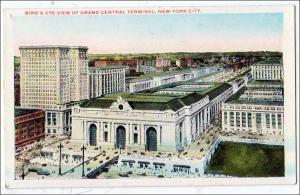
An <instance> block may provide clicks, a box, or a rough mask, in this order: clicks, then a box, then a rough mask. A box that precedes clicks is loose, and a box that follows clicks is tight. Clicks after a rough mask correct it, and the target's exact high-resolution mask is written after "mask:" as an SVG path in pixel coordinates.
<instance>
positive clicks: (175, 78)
mask: <svg viewBox="0 0 300 195" xmlns="http://www.w3.org/2000/svg"><path fill="white" fill-rule="evenodd" d="M216 71H218V68H216V67H206V68H198V69H189V70H184V71H168V72H159V73H153V74H151V73H150V74H145V75H142V76H141V77H128V78H126V91H127V92H130V93H132V92H138V91H143V90H146V89H150V88H153V87H159V86H162V85H167V84H171V83H175V82H179V81H188V80H191V79H194V78H197V77H200V76H205V75H208V74H210V73H213V72H216Z"/></svg>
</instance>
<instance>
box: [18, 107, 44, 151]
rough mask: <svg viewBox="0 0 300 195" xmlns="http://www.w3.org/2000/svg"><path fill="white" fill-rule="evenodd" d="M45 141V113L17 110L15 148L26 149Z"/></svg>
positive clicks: (32, 110)
mask: <svg viewBox="0 0 300 195" xmlns="http://www.w3.org/2000/svg"><path fill="white" fill-rule="evenodd" d="M44 139H45V111H43V110H36V109H23V108H22V109H21V108H15V147H16V151H19V150H21V149H25V148H26V147H28V146H34V145H35V144H37V143H39V142H41V141H43V140H44Z"/></svg>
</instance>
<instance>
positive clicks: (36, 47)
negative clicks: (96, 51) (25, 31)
mask: <svg viewBox="0 0 300 195" xmlns="http://www.w3.org/2000/svg"><path fill="white" fill-rule="evenodd" d="M43 48H69V49H88V47H86V46H68V45H31V46H20V47H19V49H43Z"/></svg>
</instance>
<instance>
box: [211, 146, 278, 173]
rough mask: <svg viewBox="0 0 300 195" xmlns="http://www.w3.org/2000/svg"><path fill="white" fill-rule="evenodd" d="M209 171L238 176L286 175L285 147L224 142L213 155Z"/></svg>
mask: <svg viewBox="0 0 300 195" xmlns="http://www.w3.org/2000/svg"><path fill="white" fill-rule="evenodd" d="M207 172H208V173H219V174H223V175H230V176H238V177H274V176H284V148H283V146H269V145H260V144H244V143H230V142H223V143H221V145H220V147H219V148H218V149H217V151H216V153H215V154H214V156H213V157H212V159H211V161H210V163H209V165H208V168H207Z"/></svg>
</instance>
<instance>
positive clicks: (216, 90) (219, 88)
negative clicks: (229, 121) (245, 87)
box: [200, 83, 232, 100]
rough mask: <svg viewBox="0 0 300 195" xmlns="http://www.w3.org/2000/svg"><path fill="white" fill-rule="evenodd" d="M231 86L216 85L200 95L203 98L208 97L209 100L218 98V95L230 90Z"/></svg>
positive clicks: (225, 84) (226, 84) (224, 84)
mask: <svg viewBox="0 0 300 195" xmlns="http://www.w3.org/2000/svg"><path fill="white" fill-rule="evenodd" d="M231 87H232V86H231V85H230V84H228V83H221V84H217V85H215V86H213V87H209V88H207V89H205V90H204V91H201V92H200V93H201V94H202V95H204V96H207V95H208V97H209V100H213V99H215V98H216V97H218V96H219V95H220V94H222V93H224V92H225V91H226V90H228V89H230V88H231Z"/></svg>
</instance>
